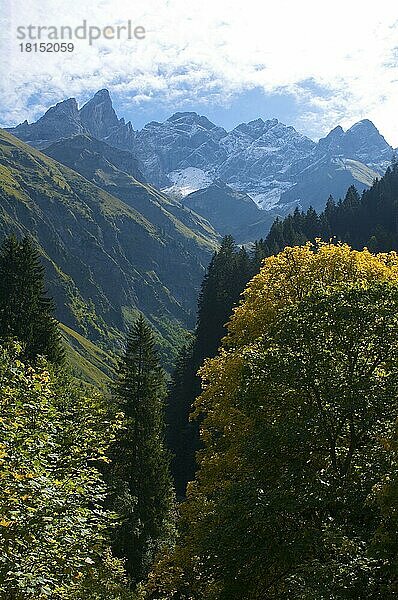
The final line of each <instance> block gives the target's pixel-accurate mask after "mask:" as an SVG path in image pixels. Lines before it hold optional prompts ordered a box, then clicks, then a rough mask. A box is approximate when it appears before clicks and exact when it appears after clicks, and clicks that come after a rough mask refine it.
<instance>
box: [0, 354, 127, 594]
mask: <svg viewBox="0 0 398 600" xmlns="http://www.w3.org/2000/svg"><path fill="white" fill-rule="evenodd" d="M20 350H21V349H20V348H19V347H18V346H17V345H11V346H10V347H8V348H5V347H0V385H1V396H0V556H1V560H0V598H1V600H8V599H9V598H15V599H18V600H22V599H23V600H44V599H47V598H51V599H52V600H83V598H84V599H85V600H89V599H91V600H100V599H103V600H108V599H109V600H120V599H121V598H127V597H129V596H128V595H127V593H126V588H125V585H124V583H125V582H124V575H123V568H122V564H121V563H120V561H118V560H115V559H114V558H113V557H112V556H111V554H110V551H109V542H108V534H109V531H110V528H111V527H112V524H113V517H112V515H111V514H110V513H109V512H107V511H105V510H104V509H103V507H102V501H103V498H104V494H105V491H106V489H105V485H104V482H103V481H102V476H101V473H100V468H99V467H100V466H101V463H104V462H106V461H107V458H106V450H107V448H108V446H109V444H110V443H111V442H112V439H113V438H114V433H115V431H116V430H117V429H118V428H119V427H120V419H119V418H112V417H111V415H110V414H109V410H108V408H107V407H106V405H105V403H104V402H103V400H102V399H101V397H100V396H99V395H98V394H97V393H95V392H89V391H88V390H87V388H79V387H78V386H77V385H76V383H74V382H72V381H70V380H69V379H68V378H67V377H65V376H64V375H63V374H62V373H61V374H58V375H56V374H54V373H53V372H52V369H51V367H50V366H48V365H47V364H46V363H44V362H43V363H42V364H40V365H38V366H37V367H36V368H32V367H29V366H26V365H24V364H23V363H22V362H21V361H20V359H19V355H20Z"/></svg>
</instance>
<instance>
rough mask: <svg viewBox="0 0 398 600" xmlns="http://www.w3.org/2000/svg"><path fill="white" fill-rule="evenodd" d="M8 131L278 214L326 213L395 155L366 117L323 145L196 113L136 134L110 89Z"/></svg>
mask: <svg viewBox="0 0 398 600" xmlns="http://www.w3.org/2000/svg"><path fill="white" fill-rule="evenodd" d="M9 131H11V132H12V133H13V134H14V135H16V136H17V137H19V138H20V139H23V140H25V141H28V142H29V143H30V144H32V145H35V146H37V147H40V148H45V147H48V146H50V145H52V144H53V143H54V141H56V140H59V139H62V138H65V137H70V136H72V135H82V134H86V135H89V136H91V137H94V138H97V139H99V140H101V141H105V142H106V143H107V144H108V145H110V146H113V147H116V148H118V149H122V150H127V151H128V152H130V153H132V154H133V156H135V157H136V159H137V160H138V161H139V165H140V170H141V171H142V174H143V178H144V179H145V180H146V181H148V182H150V183H152V184H153V185H155V186H157V187H159V188H162V189H164V190H165V191H167V193H169V194H172V195H174V196H176V197H182V196H184V195H186V194H188V193H191V192H193V191H196V190H197V189H202V188H204V187H206V186H208V185H210V184H211V183H212V182H213V181H216V180H219V179H221V180H222V181H224V182H225V183H227V184H228V185H229V186H231V187H232V188H233V189H235V190H237V191H240V192H243V193H245V194H248V195H249V196H250V197H251V198H252V199H254V200H255V202H256V203H257V204H258V206H259V207H260V208H262V209H265V210H271V209H272V210H277V211H278V212H279V213H281V214H283V213H286V212H287V211H289V210H291V208H292V207H293V206H295V205H300V206H302V207H303V208H305V207H306V206H308V205H309V204H314V205H316V207H317V208H323V206H324V205H325V202H326V200H327V197H328V196H329V195H330V194H332V195H333V196H334V197H336V198H339V197H340V196H342V195H344V194H345V191H346V188H347V186H349V185H352V184H354V185H356V186H357V188H358V189H359V190H362V189H364V188H366V187H369V185H370V184H371V183H372V180H373V179H374V177H375V176H380V175H382V174H383V172H384V170H385V168H386V167H387V166H388V163H389V161H390V160H391V157H392V154H393V149H392V147H391V146H390V145H389V144H388V143H387V142H386V140H385V139H384V138H383V136H382V135H381V134H380V133H379V131H378V130H377V129H376V127H375V126H374V125H373V123H371V121H369V120H366V119H365V120H363V121H360V122H359V123H356V124H355V125H353V126H352V127H351V128H350V129H348V131H346V132H345V131H344V130H343V129H342V128H341V127H340V126H338V127H336V128H335V129H333V130H332V131H331V132H330V133H329V134H328V135H327V136H326V137H325V138H323V139H321V140H320V141H319V142H318V143H315V142H313V141H312V140H310V139H309V138H307V137H306V136H304V135H302V134H300V133H299V132H297V131H296V130H295V129H294V128H293V127H289V126H286V125H284V124H283V123H280V122H279V121H278V120H277V119H270V120H266V121H264V120H262V119H256V120H254V121H250V122H249V123H242V124H240V125H238V126H237V127H235V129H233V130H232V131H230V132H227V131H226V130H225V129H223V128H222V127H218V126H217V125H215V124H214V123H212V122H211V121H209V120H208V119H207V118H206V117H204V116H200V115H198V114H197V113H195V112H178V113H175V114H174V115H172V116H171V117H170V118H169V119H167V120H166V121H165V122H164V123H158V122H151V123H148V124H147V125H146V126H145V127H144V128H143V129H142V130H141V131H134V129H133V127H132V125H131V123H130V122H128V123H125V121H124V119H119V118H118V117H117V115H116V113H115V111H114V109H113V106H112V101H111V98H110V96H109V92H108V91H107V90H100V91H99V92H97V93H96V94H95V96H94V97H93V98H92V99H91V100H89V102H87V104H85V105H84V106H83V107H82V108H81V109H80V110H79V109H78V107H77V104H76V101H75V100H74V99H69V100H66V101H64V102H61V103H59V104H57V105H56V106H55V107H53V108H51V109H49V110H48V111H47V113H46V114H45V115H44V116H43V117H42V118H41V119H39V120H38V121H37V122H36V123H32V124H30V125H29V124H28V123H27V122H26V121H25V122H24V123H22V124H21V125H18V126H17V127H15V128H13V129H10V130H9Z"/></svg>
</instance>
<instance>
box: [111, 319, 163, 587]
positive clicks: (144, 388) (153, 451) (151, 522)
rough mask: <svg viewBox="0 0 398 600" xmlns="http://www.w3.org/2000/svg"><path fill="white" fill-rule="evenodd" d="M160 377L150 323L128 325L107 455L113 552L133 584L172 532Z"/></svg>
mask: <svg viewBox="0 0 398 600" xmlns="http://www.w3.org/2000/svg"><path fill="white" fill-rule="evenodd" d="M165 393H166V385H165V375H164V372H163V370H162V369H161V367H160V365H159V359H158V356H157V350H156V345H155V339H154V335H153V332H152V330H151V328H150V326H149V325H148V324H147V323H146V321H145V319H144V318H143V317H142V316H140V317H139V318H138V319H137V321H136V322H135V323H134V324H133V325H132V327H131V329H130V332H129V334H128V338H127V346H126V351H125V354H124V357H123V359H122V360H121V363H120V368H119V376H118V380H117V383H116V386H115V403H116V407H117V409H118V410H120V411H122V412H123V413H124V415H125V427H124V429H123V430H122V431H121V433H119V437H118V439H117V441H116V443H115V444H114V447H113V451H112V453H111V459H112V463H111V467H110V471H111V483H112V486H113V490H114V497H113V502H114V509H115V510H116V512H117V513H118V514H119V515H120V517H121V523H120V526H119V527H118V528H117V529H116V531H115V539H114V550H115V553H116V554H117V555H118V556H120V557H123V558H125V559H126V569H127V572H128V574H129V576H130V579H131V581H132V583H133V584H136V583H137V582H139V581H140V580H141V579H142V578H143V577H145V575H146V573H147V571H148V569H149V567H150V565H151V562H152V560H153V558H154V555H155V554H156V552H157V551H158V550H159V548H160V547H161V546H162V544H163V543H165V542H166V541H167V539H168V538H169V536H170V535H171V531H172V517H173V489H172V483H171V475H170V471H169V462H170V461H169V454H168V452H167V450H166V448H165V443H164V429H165V427H164V397H165Z"/></svg>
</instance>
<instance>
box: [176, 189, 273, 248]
mask: <svg viewBox="0 0 398 600" xmlns="http://www.w3.org/2000/svg"><path fill="white" fill-rule="evenodd" d="M183 202H184V205H185V206H187V207H189V208H190V209H192V210H194V211H195V212H196V213H199V214H201V215H202V216H203V217H204V218H205V219H207V220H208V221H209V223H211V224H212V225H213V227H214V229H216V230H217V231H219V232H220V233H221V234H222V235H228V234H231V235H232V236H233V237H234V238H235V241H236V242H237V243H239V244H242V243H246V242H250V241H253V240H254V239H258V238H262V237H264V232H266V231H268V229H269V227H270V225H271V223H272V221H273V215H272V213H271V212H265V211H263V210H260V209H259V208H258V206H257V205H256V203H255V202H254V201H253V200H252V199H251V198H250V196H248V195H247V194H243V193H242V192H237V191H235V190H233V189H232V188H231V187H229V186H228V185H226V184H225V183H224V182H222V181H221V180H217V181H215V182H213V183H212V184H211V185H210V186H209V187H207V188H205V189H202V190H198V191H196V192H193V193H192V194H189V195H188V196H186V197H185V198H184V200H183Z"/></svg>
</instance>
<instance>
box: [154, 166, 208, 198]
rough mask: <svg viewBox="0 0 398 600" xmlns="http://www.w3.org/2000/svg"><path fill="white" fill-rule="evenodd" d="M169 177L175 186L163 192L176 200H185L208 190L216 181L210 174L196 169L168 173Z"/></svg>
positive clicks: (190, 168) (189, 168)
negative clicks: (197, 192) (189, 196)
mask: <svg viewBox="0 0 398 600" xmlns="http://www.w3.org/2000/svg"><path fill="white" fill-rule="evenodd" d="M167 177H168V179H170V181H171V182H172V184H173V185H172V186H170V187H168V188H164V189H163V190H162V191H163V192H164V193H166V194H169V195H170V196H173V197H175V198H176V197H177V198H183V197H184V196H188V194H191V193H192V192H196V191H197V190H202V189H204V188H207V187H208V186H209V185H211V184H212V183H213V180H214V177H212V176H211V175H210V173H208V172H206V171H203V169H198V168H196V167H187V168H186V169H177V170H175V171H171V172H170V173H167Z"/></svg>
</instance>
